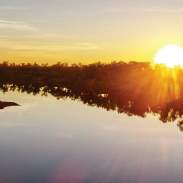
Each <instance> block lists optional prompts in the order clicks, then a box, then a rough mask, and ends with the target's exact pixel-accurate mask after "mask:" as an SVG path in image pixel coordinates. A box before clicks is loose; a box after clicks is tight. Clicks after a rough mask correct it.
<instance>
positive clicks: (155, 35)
mask: <svg viewBox="0 0 183 183" xmlns="http://www.w3.org/2000/svg"><path fill="white" fill-rule="evenodd" d="M182 5H183V2H182V1H178V0H174V1H173V0H166V1H163V0H162V1H158V0H154V1H153V2H152V1H150V0H133V1H131V0H130V1H125V0H121V1H119V0H100V1H97V0H92V1H86V0H77V2H76V1H75V0H53V1H49V0H38V1H36V0H31V1H30V0H24V1H22V0H21V1H20V0H12V1H11V2H8V1H7V0H6V1H5V0H0V17H1V18H0V60H1V61H10V62H16V63H20V62H39V63H50V64H52V63H55V62H58V61H60V62H68V63H78V62H82V63H91V62H97V61H103V62H111V61H120V60H124V61H131V60H135V61H153V59H154V55H155V53H156V52H157V50H158V49H159V48H161V47H163V46H165V45H166V44H179V45H183V38H181V37H182V32H183V25H182V18H183V10H182V8H180V7H181V6H182Z"/></svg>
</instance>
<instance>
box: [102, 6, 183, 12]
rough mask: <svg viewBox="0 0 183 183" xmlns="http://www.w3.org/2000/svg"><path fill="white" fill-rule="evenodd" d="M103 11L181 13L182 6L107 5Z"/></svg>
mask: <svg viewBox="0 0 183 183" xmlns="http://www.w3.org/2000/svg"><path fill="white" fill-rule="evenodd" d="M103 12H104V13H131V12H144V13H182V12H183V8H162V7H150V8H148V7H144V8H136V7H129V8H125V9H123V8H120V7H109V8H106V9H105V10H104V11H103Z"/></svg>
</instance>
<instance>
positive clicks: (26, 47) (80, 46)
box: [1, 41, 101, 52]
mask: <svg viewBox="0 0 183 183" xmlns="http://www.w3.org/2000/svg"><path fill="white" fill-rule="evenodd" d="M5 43H6V49H11V50H16V51H53V52H57V51H63V50H73V51H74V50H75V51H77V50H88V51H89V50H98V49H101V48H100V47H99V46H98V45H96V44H93V43H72V44H69V45H68V44H61V43H60V44H56V43H52V44H51V43H47V44H41V43H39V44H34V43H32V44H26V43H24V42H22V43H20V42H19V43H17V42H12V41H6V42H5ZM1 48H2V47H1Z"/></svg>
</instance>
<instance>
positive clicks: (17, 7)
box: [0, 6, 28, 11]
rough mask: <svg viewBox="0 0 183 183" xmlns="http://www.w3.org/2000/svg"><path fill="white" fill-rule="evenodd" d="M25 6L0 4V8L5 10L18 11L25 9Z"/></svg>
mask: <svg viewBox="0 0 183 183" xmlns="http://www.w3.org/2000/svg"><path fill="white" fill-rule="evenodd" d="M27 9H28V8H27V7H21V6H0V10H5V11H8V10H10V11H17V10H18V11H20V10H27Z"/></svg>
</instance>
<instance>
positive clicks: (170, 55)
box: [154, 44, 183, 68]
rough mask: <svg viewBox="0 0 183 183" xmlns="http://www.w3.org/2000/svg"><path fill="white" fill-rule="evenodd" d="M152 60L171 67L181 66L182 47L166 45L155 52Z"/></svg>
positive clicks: (182, 65) (182, 60)
mask: <svg viewBox="0 0 183 183" xmlns="http://www.w3.org/2000/svg"><path fill="white" fill-rule="evenodd" d="M154 62H155V63H156V64H164V65H166V66H167V67H171V68H172V67H176V66H180V67H183V48H182V47H180V46H178V45H174V44H170V45H167V46H165V47H163V48H161V49H160V50H159V51H158V52H157V53H156V55H155V58H154Z"/></svg>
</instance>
